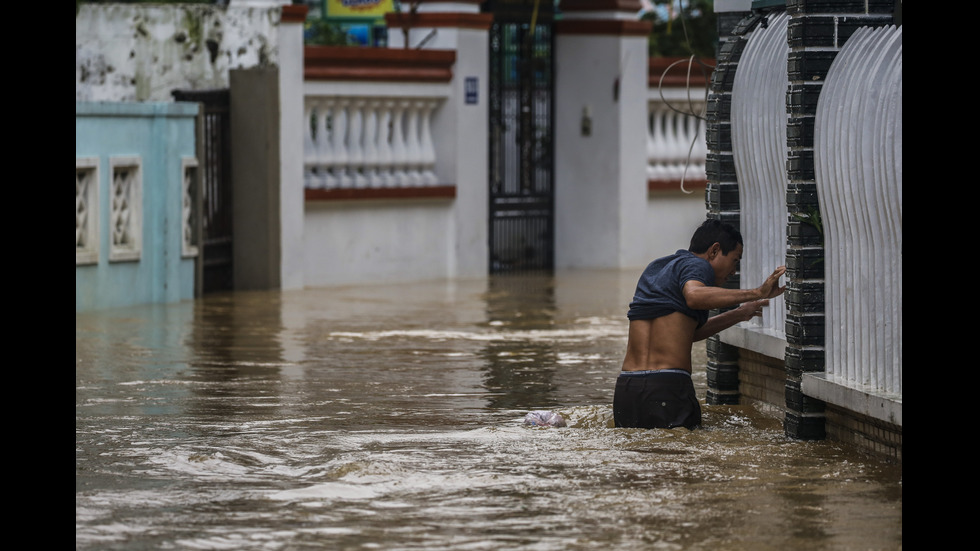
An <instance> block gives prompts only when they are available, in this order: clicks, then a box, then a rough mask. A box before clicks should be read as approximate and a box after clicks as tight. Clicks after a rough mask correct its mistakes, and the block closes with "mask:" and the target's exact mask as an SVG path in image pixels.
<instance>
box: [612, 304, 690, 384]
mask: <svg viewBox="0 0 980 551" xmlns="http://www.w3.org/2000/svg"><path fill="white" fill-rule="evenodd" d="M696 328H697V322H696V321H695V320H694V319H693V318H691V317H690V316H686V315H684V314H682V313H680V312H674V313H673V314H669V315H666V316H661V317H659V318H655V319H652V320H632V321H630V329H629V340H628V342H627V345H626V359H625V360H623V371H655V370H660V369H683V370H685V371H688V372H690V371H691V345H692V344H693V343H694V330H695V329H696Z"/></svg>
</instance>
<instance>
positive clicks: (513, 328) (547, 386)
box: [480, 274, 560, 409]
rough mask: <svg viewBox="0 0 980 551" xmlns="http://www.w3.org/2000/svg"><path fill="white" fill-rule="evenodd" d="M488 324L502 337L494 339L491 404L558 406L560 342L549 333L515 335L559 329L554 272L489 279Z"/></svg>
mask: <svg viewBox="0 0 980 551" xmlns="http://www.w3.org/2000/svg"><path fill="white" fill-rule="evenodd" d="M486 303H487V325H488V326H489V327H490V329H491V331H492V332H493V333H495V334H497V335H499V336H500V338H498V339H489V340H488V341H487V344H486V346H485V347H484V348H483V350H482V351H481V354H480V356H481V357H482V358H483V359H484V360H485V367H484V368H483V370H484V372H485V375H484V386H485V387H486V389H487V390H488V391H489V392H490V400H489V403H488V407H491V408H494V409H497V408H505V409H541V408H545V409H547V408H552V407H555V406H557V405H560V404H559V403H558V398H557V397H556V396H555V395H554V392H555V390H556V389H557V386H556V385H555V383H554V380H553V379H554V377H555V375H556V374H555V370H556V367H557V365H558V348H557V345H556V342H555V341H554V340H551V339H549V338H547V337H545V338H512V336H513V335H515V334H527V335H531V334H537V335H547V334H548V333H549V332H552V331H554V329H555V293H554V278H553V277H552V276H550V275H540V274H530V275H509V274H508V275H501V276H498V277H494V278H493V279H491V280H490V282H489V285H488V288H487V293H486Z"/></svg>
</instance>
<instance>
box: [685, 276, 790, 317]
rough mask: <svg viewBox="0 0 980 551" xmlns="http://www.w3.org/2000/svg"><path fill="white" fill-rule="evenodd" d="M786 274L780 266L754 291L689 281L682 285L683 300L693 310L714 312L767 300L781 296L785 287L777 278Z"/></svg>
mask: <svg viewBox="0 0 980 551" xmlns="http://www.w3.org/2000/svg"><path fill="white" fill-rule="evenodd" d="M784 273H786V267H785V266H780V267H779V268H776V271H775V272H773V273H772V275H770V276H769V277H767V278H766V280H765V281H764V282H762V285H760V286H758V287H756V288H755V289H725V288H723V287H714V286H709V285H705V284H704V283H701V282H700V281H695V280H690V281H688V282H687V283H685V284H684V289H683V290H682V291H683V293H684V300H685V301H686V302H687V306H688V307H689V308H691V309H693V310H714V309H716V308H728V307H729V306H735V305H738V304H742V303H744V302H750V301H755V300H767V299H770V298H775V297H778V296H779V295H781V294H783V291H784V290H786V287H785V286H783V287H780V286H779V278H780V277H782V275H783V274H784Z"/></svg>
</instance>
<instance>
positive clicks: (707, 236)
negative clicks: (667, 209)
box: [687, 218, 745, 255]
mask: <svg viewBox="0 0 980 551" xmlns="http://www.w3.org/2000/svg"><path fill="white" fill-rule="evenodd" d="M715 243H719V244H720V245H721V254H725V255H727V254H728V253H730V252H732V251H734V250H735V247H738V246H739V245H742V246H743V247H744V246H745V245H744V244H743V243H742V234H741V233H739V231H738V230H737V229H735V226H733V225H731V224H726V223H724V222H722V221H720V220H715V219H712V218H709V219H708V220H705V221H704V223H702V224H701V225H700V226H698V229H697V230H695V231H694V236H693V237H691V246H690V247H688V248H687V250H689V251H691V252H692V253H694V254H701V253H703V252H707V251H708V249H709V248H711V245H713V244H715Z"/></svg>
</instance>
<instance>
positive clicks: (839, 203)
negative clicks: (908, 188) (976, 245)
mask: <svg viewBox="0 0 980 551" xmlns="http://www.w3.org/2000/svg"><path fill="white" fill-rule="evenodd" d="M814 140H815V143H814V158H815V164H816V166H815V169H816V177H817V178H816V179H817V190H818V193H819V196H820V213H821V218H822V221H823V228H824V240H825V247H826V277H827V285H826V292H827V325H826V330H827V344H826V353H827V378H828V380H833V381H837V382H841V383H843V384H848V385H854V386H859V387H865V388H869V389H871V390H873V391H876V392H884V393H889V394H897V395H898V396H899V397H900V396H901V393H902V29H901V27H898V28H895V27H886V28H881V29H870V28H865V29H860V30H858V31H857V32H856V33H855V34H854V35H853V36H851V38H850V39H848V42H847V43H846V45H845V46H844V47H843V48H842V49H841V51H840V53H839V54H838V56H837V58H836V59H835V61H834V64H833V65H832V66H831V69H830V72H829V73H828V75H827V81H826V84H825V85H824V89H823V91H822V93H821V96H820V101H819V103H818V107H817V119H816V128H815V133H814Z"/></svg>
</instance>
